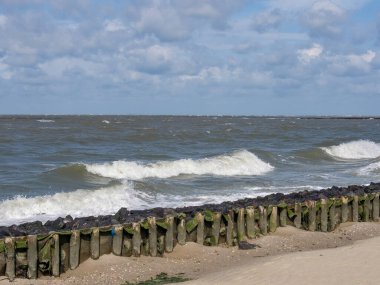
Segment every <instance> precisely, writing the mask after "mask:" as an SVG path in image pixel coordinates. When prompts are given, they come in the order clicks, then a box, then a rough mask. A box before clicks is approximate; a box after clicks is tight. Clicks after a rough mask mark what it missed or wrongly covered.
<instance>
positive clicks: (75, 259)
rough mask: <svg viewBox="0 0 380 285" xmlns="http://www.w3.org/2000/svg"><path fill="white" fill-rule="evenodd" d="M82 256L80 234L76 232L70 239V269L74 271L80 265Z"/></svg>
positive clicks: (73, 232)
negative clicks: (80, 256)
mask: <svg viewBox="0 0 380 285" xmlns="http://www.w3.org/2000/svg"><path fill="white" fill-rule="evenodd" d="M79 255H80V232H79V231H78V230H74V231H72V233H71V238H70V269H71V270H74V269H75V268H77V267H78V265H79Z"/></svg>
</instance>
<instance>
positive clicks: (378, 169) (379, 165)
mask: <svg viewBox="0 0 380 285" xmlns="http://www.w3.org/2000/svg"><path fill="white" fill-rule="evenodd" d="M358 174H359V175H361V176H372V175H374V174H377V175H379V174H380V161H379V162H374V163H371V164H369V165H367V166H364V167H362V168H360V169H359V170H358Z"/></svg>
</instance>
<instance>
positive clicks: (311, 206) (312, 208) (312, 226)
mask: <svg viewBox="0 0 380 285" xmlns="http://www.w3.org/2000/svg"><path fill="white" fill-rule="evenodd" d="M307 204H308V211H309V219H308V229H309V231H311V232H314V231H315V230H316V229H317V224H316V218H317V211H316V203H315V201H308V203H307Z"/></svg>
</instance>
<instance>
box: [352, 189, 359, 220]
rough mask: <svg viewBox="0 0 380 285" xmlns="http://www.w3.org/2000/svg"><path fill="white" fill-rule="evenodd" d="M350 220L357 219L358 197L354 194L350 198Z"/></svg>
mask: <svg viewBox="0 0 380 285" xmlns="http://www.w3.org/2000/svg"><path fill="white" fill-rule="evenodd" d="M352 221H353V222H358V221H359V197H358V196H356V195H355V196H354V197H353V200H352Z"/></svg>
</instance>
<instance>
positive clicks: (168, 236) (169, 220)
mask: <svg viewBox="0 0 380 285" xmlns="http://www.w3.org/2000/svg"><path fill="white" fill-rule="evenodd" d="M165 222H166V225H167V230H166V233H165V251H166V252H172V251H173V247H174V217H173V216H167V217H166V218H165Z"/></svg>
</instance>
